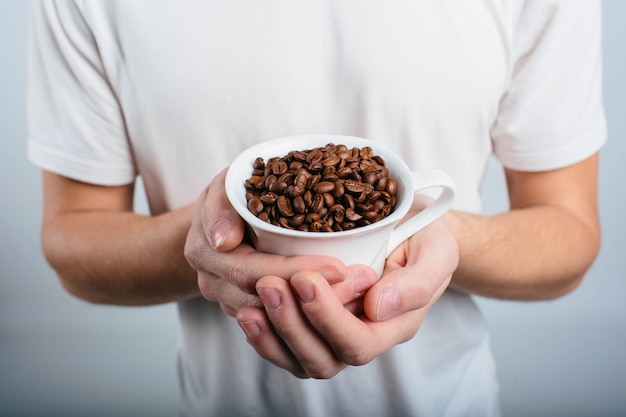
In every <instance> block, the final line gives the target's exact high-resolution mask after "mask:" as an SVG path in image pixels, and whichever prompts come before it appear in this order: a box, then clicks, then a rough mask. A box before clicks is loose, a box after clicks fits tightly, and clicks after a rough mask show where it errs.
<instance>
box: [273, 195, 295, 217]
mask: <svg viewBox="0 0 626 417" xmlns="http://www.w3.org/2000/svg"><path fill="white" fill-rule="evenodd" d="M276 208H277V209H278V211H279V212H280V214H282V215H283V216H286V217H292V216H293V215H294V212H293V208H292V207H291V202H290V201H289V199H288V198H287V197H285V196H284V195H281V196H278V199H277V200H276Z"/></svg>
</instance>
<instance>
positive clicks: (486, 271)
mask: <svg viewBox="0 0 626 417" xmlns="http://www.w3.org/2000/svg"><path fill="white" fill-rule="evenodd" d="M448 222H449V224H450V227H451V228H452V230H453V233H454V234H455V236H456V237H457V241H458V243H459V250H460V263H459V267H458V269H457V271H456V272H455V274H454V276H453V279H452V282H451V285H450V286H451V287H452V288H455V289H458V290H460V291H464V292H469V293H475V294H479V295H483V296H487V297H494V298H503V299H513V300H541V299H551V298H555V297H558V296H561V295H564V294H566V293H568V292H570V291H572V290H573V289H574V288H576V286H578V284H579V283H580V281H581V279H582V277H583V275H584V273H585V272H586V270H587V269H588V268H589V266H590V265H591V263H592V262H593V260H594V258H595V256H596V254H597V251H598V248H599V241H600V237H599V227H597V225H594V224H589V223H588V222H585V221H583V220H582V219H581V218H579V217H578V216H577V215H576V214H575V213H573V212H570V211H569V210H567V209H564V208H561V207H554V206H549V205H545V206H534V207H529V208H524V209H517V210H511V211H509V212H506V213H502V214H498V215H494V216H490V217H486V216H479V215H473V214H469V213H463V212H450V213H449V214H448Z"/></svg>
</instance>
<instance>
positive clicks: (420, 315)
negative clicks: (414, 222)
mask: <svg viewBox="0 0 626 417" xmlns="http://www.w3.org/2000/svg"><path fill="white" fill-rule="evenodd" d="M33 6H34V7H33V18H32V27H33V34H32V46H31V76H30V80H31V90H30V91H31V93H30V94H31V95H30V129H31V130H30V137H29V156H30V158H31V160H32V161H33V162H34V163H36V164H38V165H39V166H41V167H42V169H43V186H44V222H43V237H42V239H43V247H44V253H45V255H46V257H47V259H48V260H49V262H50V264H51V265H52V266H53V267H54V268H55V270H56V271H57V273H58V274H59V276H60V278H61V282H62V283H63V285H64V286H65V288H66V289H67V290H68V291H69V292H71V293H72V294H75V295H76V296H78V297H81V298H83V299H86V300H90V301H93V302H98V303H116V304H129V305H140V304H153V303H163V302H171V301H177V302H178V305H179V311H180V317H181V328H182V346H181V350H180V352H179V357H178V369H179V377H180V381H179V382H180V387H181V395H182V407H183V413H184V414H186V415H342V416H348V415H359V416H360V415H396V416H397V415H427V416H431V415H442V416H457V415H476V416H491V415H499V406H498V399H497V394H498V387H497V380H496V377H495V365H494V364H493V359H492V356H491V352H490V348H489V338H488V333H487V331H486V328H485V325H484V322H483V320H482V318H481V316H480V313H479V311H478V309H477V308H476V306H475V305H474V303H473V301H472V299H471V297H470V295H469V294H480V295H484V296H489V297H498V298H504V299H517V300H537V299H550V298H554V297H558V296H560V295H563V294H565V293H567V292H569V291H571V290H573V289H574V288H575V287H576V286H577V285H578V284H579V283H580V281H581V279H582V277H583V275H584V273H585V271H586V269H587V268H588V267H589V265H590V264H591V263H592V261H593V259H594V257H595V255H596V252H597V249H598V245H599V225H598V218H597V207H596V175H597V152H598V150H599V148H600V147H601V145H602V144H603V142H604V140H605V137H606V132H605V129H606V128H605V124H604V123H605V122H604V116H603V109H602V101H601V95H600V90H601V88H600V87H601V85H600V84H601V79H600V73H601V71H600V51H599V48H600V42H599V33H600V31H599V3H598V2H594V1H583V0H580V1H572V0H561V1H559V0H551V1H545V0H536V1H526V2H523V1H515V0H509V1H505V0H501V1H496V0H483V1H478V2H455V1H452V0H450V1H438V2H428V1H418V2H415V1H397V2H392V3H389V2H387V3H385V4H382V3H379V2H359V3H358V4H354V3H353V2H349V1H337V2H329V3H324V2H317V1H310V2H309V1H307V2H298V3H297V6H296V5H295V4H293V5H292V4H284V3H275V2H253V3H249V2H245V1H219V0H215V1H209V2H204V3H201V4H196V3H194V2H176V3H174V2H171V3H167V2H166V3H159V4H158V5H156V4H152V3H147V4H146V5H144V4H143V3H142V2H138V1H137V2H119V3H118V2H102V3H99V2H98V3H96V2H94V3H79V2H76V3H74V2H69V1H68V2H41V3H35V4H34V5H33ZM298 133H335V134H347V135H354V136H362V137H367V138H370V139H372V140H380V141H385V142H386V143H387V144H388V145H389V146H391V147H392V148H393V149H395V150H396V151H397V152H398V153H399V154H400V155H402V156H403V158H404V159H405V160H406V162H407V164H409V166H410V167H411V168H412V169H426V168H431V167H437V168H441V169H444V170H445V171H446V172H448V173H449V175H450V176H451V177H452V178H453V179H454V180H455V182H456V183H457V187H458V190H459V195H458V199H457V202H456V203H455V207H454V210H452V211H450V212H449V213H448V214H447V216H446V217H445V218H444V219H441V220H439V221H437V222H435V223H434V224H432V225H431V226H429V227H428V228H426V229H424V230H423V231H421V232H419V233H418V234H416V235H414V236H413V237H411V238H410V239H409V240H408V241H407V242H405V243H404V244H403V245H401V246H400V247H399V248H398V249H397V250H396V251H395V252H394V253H392V254H391V256H390V257H389V258H388V260H387V263H386V266H385V271H384V273H383V274H382V276H381V277H378V276H376V275H375V274H374V273H373V271H371V270H370V269H369V268H368V267H365V266H362V265H343V264H341V263H340V262H339V261H338V260H336V259H334V258H332V256H329V257H319V258H317V257H293V258H283V257H279V256H276V255H268V254H262V253H259V252H256V251H255V250H254V249H253V248H252V247H250V246H249V245H247V244H246V243H245V241H244V240H243V235H244V227H243V225H242V222H241V220H240V219H239V218H238V216H237V215H236V214H235V212H234V211H233V209H232V208H231V207H230V205H229V204H228V202H227V199H226V197H225V194H224V184H223V182H224V172H225V171H224V169H225V168H226V167H227V165H228V163H229V162H230V161H231V160H232V159H233V158H234V157H235V156H236V155H237V153H238V152H240V151H241V150H242V149H244V148H246V147H247V146H249V145H251V144H254V143H257V142H261V141H264V140H268V139H271V138H275V137H280V136H286V135H292V134H298ZM492 152H493V153H494V154H495V155H496V157H497V158H498V159H499V160H500V161H501V162H502V164H503V166H504V169H505V173H506V178H507V185H508V189H509V195H510V208H511V209H510V210H509V211H508V212H506V213H502V214H498V215H495V216H489V217H487V216H482V215H480V214H479V213H480V197H479V188H480V182H481V179H482V176H483V174H484V169H485V161H486V160H487V158H488V157H489V155H490V154H491V153H492ZM137 175H141V176H142V179H143V181H144V184H145V187H146V193H147V196H148V200H149V204H150V209H151V212H152V215H151V216H140V215H137V214H134V213H133V212H132V202H133V188H134V182H135V179H136V176H137ZM207 183H209V185H208V187H207ZM201 190H204V191H201ZM199 193H200V197H199V198H198V197H196V196H197V195H198V194H199ZM194 200H195V203H194V202H193V201H194ZM414 209H415V210H419V209H420V207H417V206H416V207H415V208H414ZM330 255H332V254H330ZM354 305H357V306H361V308H360V309H359V310H362V312H363V314H353V313H354V312H355V310H354V308H352V307H353V306H354ZM242 330H243V332H242ZM246 341H247V342H248V343H249V344H250V345H251V346H252V348H254V350H256V352H255V351H254V350H253V349H251V348H250V346H249V345H248V343H246ZM351 365H358V366H351ZM285 370H286V371H288V372H285ZM290 374H293V375H295V376H297V377H299V378H294V377H293V376H292V375H290ZM307 378H310V379H307Z"/></svg>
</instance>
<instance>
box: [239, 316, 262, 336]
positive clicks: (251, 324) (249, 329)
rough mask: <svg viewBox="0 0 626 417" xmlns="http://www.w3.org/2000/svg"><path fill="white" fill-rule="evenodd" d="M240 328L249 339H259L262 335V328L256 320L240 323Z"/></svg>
mask: <svg viewBox="0 0 626 417" xmlns="http://www.w3.org/2000/svg"><path fill="white" fill-rule="evenodd" d="M239 326H241V328H242V329H243V331H244V333H245V334H246V336H248V337H249V338H254V337H257V336H258V335H259V334H261V327H260V326H259V324H258V323H257V322H256V321H254V320H249V321H243V322H240V323H239Z"/></svg>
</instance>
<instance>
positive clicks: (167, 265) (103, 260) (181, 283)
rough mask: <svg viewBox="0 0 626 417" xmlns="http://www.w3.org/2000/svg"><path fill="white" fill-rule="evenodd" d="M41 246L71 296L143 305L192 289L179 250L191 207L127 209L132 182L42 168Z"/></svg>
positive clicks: (194, 286) (193, 278) (188, 293)
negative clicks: (96, 181) (151, 211)
mask: <svg viewBox="0 0 626 417" xmlns="http://www.w3.org/2000/svg"><path fill="white" fill-rule="evenodd" d="M43 189H44V218H43V225H42V245H43V251H44V254H45V256H46V259H47V260H48V262H49V263H50V265H51V266H52V267H53V268H54V269H55V270H56V272H57V273H58V275H59V278H60V280H61V282H62V284H63V286H64V287H65V288H66V289H67V291H69V292H70V293H72V294H73V295H75V296H77V297H80V298H83V299H85V300H88V301H91V302H96V303H111V304H128V305H145V304H156V303H163V302H168V301H174V300H181V299H185V298H190V297H193V296H197V295H199V292H198V285H197V281H196V273H195V271H194V270H193V269H192V268H191V267H190V266H189V265H188V264H187V262H186V261H185V259H184V256H183V246H184V242H185V238H186V236H187V230H188V229H189V225H190V224H191V211H192V207H191V206H188V207H185V208H182V209H179V210H176V211H172V212H169V213H165V214H163V215H159V216H143V215H138V214H135V213H133V212H132V208H133V207H132V204H133V189H134V186H133V184H130V185H126V186H116V187H103V186H96V185H91V184H87V183H83V182H78V181H73V180H71V179H68V178H66V177H63V176H60V175H57V174H53V173H51V172H48V171H44V172H43Z"/></svg>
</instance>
